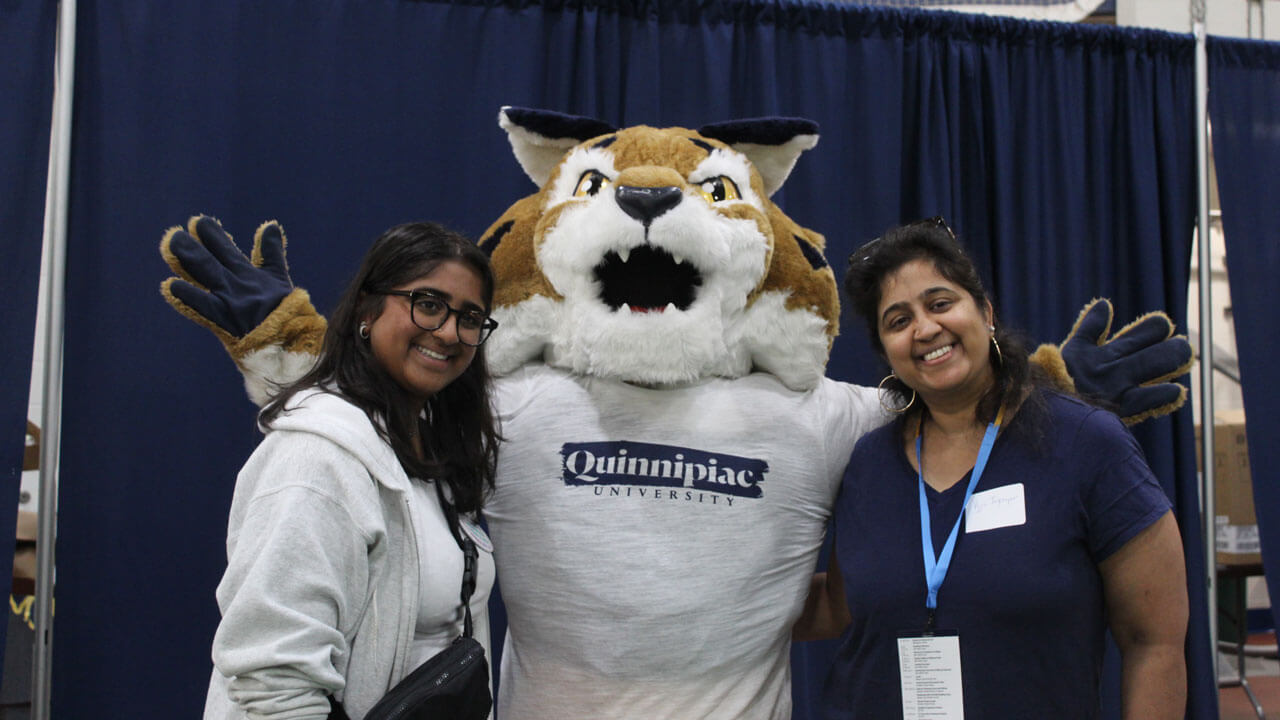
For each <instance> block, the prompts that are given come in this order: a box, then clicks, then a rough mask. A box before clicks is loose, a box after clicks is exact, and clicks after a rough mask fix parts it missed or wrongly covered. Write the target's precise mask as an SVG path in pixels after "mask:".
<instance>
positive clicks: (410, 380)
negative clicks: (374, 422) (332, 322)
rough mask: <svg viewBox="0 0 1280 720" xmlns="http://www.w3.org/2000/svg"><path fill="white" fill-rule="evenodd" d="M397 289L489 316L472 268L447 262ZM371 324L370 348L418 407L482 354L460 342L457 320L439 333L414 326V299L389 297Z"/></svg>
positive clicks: (448, 322) (451, 317)
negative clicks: (427, 296) (434, 297)
mask: <svg viewBox="0 0 1280 720" xmlns="http://www.w3.org/2000/svg"><path fill="white" fill-rule="evenodd" d="M392 289H393V290H417V291H420V292H429V293H431V294H432V295H434V296H436V297H438V298H440V299H441V300H444V301H445V302H446V303H448V304H449V306H450V307H453V308H457V309H459V310H479V311H480V312H487V311H488V309H487V308H486V307H485V305H484V283H483V281H482V280H481V278H480V274H479V273H478V272H476V271H475V269H473V268H472V267H471V266H470V265H467V264H466V263H463V262H460V261H457V260H446V261H444V262H442V263H440V264H439V265H437V266H436V267H435V268H434V269H433V270H431V271H430V272H428V273H427V274H426V275H423V276H421V277H419V278H417V279H415V280H412V281H410V282H407V283H404V284H403V285H399V286H397V287H395V288H392ZM365 322H366V323H368V325H369V346H370V349H371V350H372V351H373V356H374V358H375V359H376V360H377V362H378V364H379V365H381V366H382V368H383V369H384V370H386V371H387V374H389V375H390V376H391V377H392V378H393V379H394V380H395V381H396V383H397V384H399V385H400V387H401V388H403V389H404V391H405V392H406V393H407V394H408V395H409V397H411V398H412V399H413V400H414V402H415V404H421V403H425V402H426V401H427V399H428V398H430V397H431V396H432V395H434V394H435V393H437V392H439V391H440V390H442V389H444V388H445V387H446V386H447V385H448V384H449V383H451V382H453V381H454V380H456V379H457V378H458V376H459V375H461V374H462V373H463V371H464V370H466V369H467V366H469V365H470V364H471V361H472V360H473V359H474V358H475V356H476V349H475V348H474V347H471V346H469V345H464V344H463V343H462V342H460V341H459V340H458V325H457V322H458V320H457V315H456V314H455V313H449V317H448V318H447V319H446V320H445V323H444V325H441V326H440V327H439V328H437V329H435V330H423V329H422V328H420V327H418V326H417V325H415V324H414V323H413V319H412V316H411V313H410V307H409V298H407V297H402V296H398V295H388V296H386V297H385V298H384V299H383V303H382V310H381V312H380V313H378V314H377V316H375V317H371V318H365Z"/></svg>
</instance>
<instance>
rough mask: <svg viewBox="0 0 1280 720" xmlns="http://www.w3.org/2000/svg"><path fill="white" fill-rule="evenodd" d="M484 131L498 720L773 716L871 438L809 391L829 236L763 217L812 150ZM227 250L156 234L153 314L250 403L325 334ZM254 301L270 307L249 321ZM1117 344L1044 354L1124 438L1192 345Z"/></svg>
mask: <svg viewBox="0 0 1280 720" xmlns="http://www.w3.org/2000/svg"><path fill="white" fill-rule="evenodd" d="M499 124H500V125H501V126H502V128H503V129H505V130H506V131H507V133H508V137H509V139H510V140H511V144H512V147H513V149H514V150H515V155H516V158H517V159H518V160H519V162H520V164H521V166H522V167H523V168H524V169H525V171H526V172H527V173H528V174H529V176H530V177H531V178H532V179H533V180H534V181H535V182H536V183H537V184H538V185H539V187H540V189H539V190H538V192H536V193H535V194H533V195H530V196H529V197H526V198H524V199H522V200H519V201H517V202H516V203H515V204H514V205H512V206H511V208H510V209H509V210H508V211H507V212H506V213H504V215H503V216H502V217H501V218H499V219H498V221H497V222H495V223H494V224H493V226H492V227H491V228H490V229H489V230H488V231H487V232H486V233H485V236H484V237H483V239H482V240H481V241H480V242H481V246H482V247H483V248H484V249H485V250H486V251H487V252H489V254H490V255H491V257H492V259H493V265H494V269H495V274H496V277H497V283H498V287H497V298H496V301H495V308H494V311H493V313H494V315H495V316H496V317H497V319H498V320H499V321H500V322H501V329H500V330H499V331H498V332H497V333H495V334H494V336H493V338H492V339H491V340H490V344H489V345H488V346H486V351H487V352H488V358H489V361H490V363H491V365H492V366H493V368H494V370H495V371H496V372H497V374H499V375H500V376H501V377H500V378H499V380H498V383H497V398H496V402H497V405H498V410H499V414H500V416H501V420H502V432H503V435H504V438H505V439H504V444H503V446H502V450H501V453H500V458H499V466H498V476H497V491H496V493H495V494H494V497H493V498H492V500H491V501H490V503H489V505H488V507H487V509H486V514H487V516H488V520H489V528H490V531H491V534H492V536H493V539H494V543H495V546H496V554H495V558H496V561H497V565H498V576H499V577H500V578H501V583H502V592H503V597H504V600H505V602H506V609H507V613H508V620H509V632H508V635H507V639H506V645H505V650H504V654H503V663H502V669H501V684H500V688H501V695H500V697H499V700H498V707H499V708H500V712H501V713H502V714H503V715H504V716H505V717H513V718H522V719H527V718H533V719H535V720H537V719H542V718H545V719H548V720H551V719H554V720H561V719H562V718H566V717H570V718H580V717H599V718H637V719H639V718H644V719H648V718H653V717H699V718H725V719H729V718H733V719H740V718H788V717H790V713H791V706H790V704H791V693H790V669H789V657H788V648H789V646H790V631H791V626H792V624H793V622H794V621H795V619H796V618H797V617H798V616H799V614H800V612H801V609H802V606H803V603H804V600H805V596H806V593H807V590H808V585H809V578H810V576H811V575H812V573H813V570H814V565H815V560H816V558H817V555H818V552H819V548H820V546H821V544H822V538H823V534H824V531H825V526H826V522H827V518H828V517H829V515H830V511H831V507H832V503H833V501H834V498H835V494H836V490H837V488H838V486H839V483H840V479H841V477H842V474H843V470H844V465H845V463H846V462H847V460H848V457H849V453H850V451H851V449H852V447H853V444H854V441H855V440H856V439H857V438H858V437H859V436H861V435H862V434H864V433H865V432H867V431H869V430H871V429H873V428H875V427H877V426H879V425H881V424H883V423H884V422H885V421H886V417H885V413H884V411H883V410H882V409H881V407H880V404H879V399H878V396H877V393H876V391H875V390H874V389H870V388H862V387H857V386H852V385H848V384H845V383H839V382H835V381H833V380H830V379H828V378H826V377H825V376H824V368H825V365H826V360H827V355H828V351H829V348H830V344H831V340H832V338H833V337H834V335H835V332H836V326H837V325H836V323H837V317H838V313H839V309H838V301H837V291H836V283H835V278H834V277H833V275H832V272H831V269H830V267H829V266H828V264H827V262H826V261H825V259H824V257H823V238H822V236H821V235H819V234H818V233H815V232H813V231H811V230H807V229H805V228H802V227H800V226H799V225H797V224H796V223H795V222H793V221H792V220H791V219H790V218H788V217H787V216H786V215H785V214H784V213H783V212H782V211H781V210H780V209H779V208H777V207H776V206H775V205H774V204H773V203H772V202H771V201H770V200H769V196H770V195H771V194H772V193H773V192H774V191H775V190H777V189H778V188H779V187H780V186H781V185H782V183H783V182H784V181H785V180H786V177H787V175H788V173H789V172H790V170H791V168H792V166H793V165H794V163H795V162H796V159H797V157H798V156H799V154H800V153H801V152H803V151H804V150H806V149H808V148H811V147H813V146H814V144H815V143H816V141H817V128H816V127H815V126H814V125H813V124H812V123H809V122H806V121H803V120H793V119H769V120H757V121H743V122H736V123H725V124H720V125H711V126H707V127H704V128H701V129H700V130H697V131H694V130H688V129H683V128H665V129H656V128H651V127H643V126H640V127H631V128H626V129H622V130H615V129H614V128H611V127H609V126H607V125H604V124H602V123H600V122H598V121H594V120H589V119H584V118H576V117H570V116H566V115H560V114H556V113H548V112H542V111H534V110H522V109H516V108H504V109H503V111H502V113H501V115H500V117H499ZM262 234H263V233H261V232H260V235H262ZM224 239H225V234H224V233H222V232H221V230H220V228H217V225H216V222H213V221H211V220H208V219H203V220H201V219H197V220H195V221H193V224H192V227H191V229H190V230H189V231H188V232H186V233H182V232H180V231H179V232H175V233H171V237H169V241H168V246H169V247H170V248H172V249H173V252H171V253H168V254H166V257H167V258H170V257H172V258H176V259H171V261H170V262H171V265H173V267H174V269H175V270H177V271H178V272H179V274H180V275H182V276H183V277H187V278H190V279H193V280H195V281H196V282H198V283H199V284H200V285H201V286H203V288H205V289H206V290H207V294H208V297H202V296H201V295H200V292H201V291H199V289H198V288H195V286H190V289H188V288H187V287H186V286H177V287H183V290H182V291H181V292H178V291H176V287H175V288H171V289H172V290H174V292H167V293H166V298H167V299H169V301H170V302H171V303H173V304H174V305H175V307H177V308H178V309H179V311H181V312H183V313H184V314H186V315H188V316H189V317H192V318H193V319H195V320H196V321H197V322H200V323H201V324H204V325H206V326H207V327H210V328H211V329H212V330H213V331H214V332H215V334H217V335H218V336H219V337H220V338H221V339H222V340H223V342H224V344H226V345H227V347H228V349H229V350H230V351H231V352H232V355H233V357H235V358H236V360H237V362H238V364H239V366H240V367H241V369H242V371H244V372H245V374H246V375H247V376H249V381H250V384H251V385H252V386H255V387H256V386H259V383H262V385H261V386H263V387H265V386H266V384H265V382H264V381H274V382H283V381H287V380H289V379H291V378H292V377H296V376H297V374H298V372H297V371H296V370H295V369H293V368H292V366H290V365H289V363H288V362H286V361H285V359H286V358H288V357H289V352H288V351H285V350H284V348H285V347H286V346H289V347H291V348H298V347H304V348H307V349H309V350H314V348H315V347H316V345H315V343H317V342H318V340H319V337H320V333H321V332H322V328H323V324H322V321H321V320H320V319H319V318H318V316H316V315H315V312H314V310H312V309H311V308H310V306H309V305H306V306H301V305H297V304H295V305H290V304H289V297H291V296H292V295H291V294H283V295H282V293H283V292H284V291H285V289H286V285H285V284H283V283H281V282H280V279H281V277H280V276H279V275H278V274H276V273H270V272H268V273H262V272H256V271H255V270H256V269H258V268H259V267H260V266H262V267H263V268H265V265H264V264H263V263H253V262H248V261H245V260H244V258H243V256H240V255H239V253H238V252H236V253H232V252H230V251H229V250H227V249H226V247H225V245H229V240H227V241H226V243H224V242H223V240H224ZM282 239H283V236H282V235H281V252H280V255H279V259H278V261H277V262H272V263H268V264H272V265H275V266H278V267H281V268H282V267H283V250H282V248H283V241H282ZM179 240H181V242H180V243H179V242H178V241H179ZM196 246H202V247H203V248H205V250H206V251H207V252H205V251H201V250H199V249H198V248H197V247H196ZM180 248H183V249H180ZM257 254H258V253H255V256H256V255H257ZM218 264H221V265H225V266H226V267H227V273H229V275H230V278H231V279H228V277H226V276H224V275H223V274H222V272H221V270H220V269H219V268H218V267H216V266H217V265H218ZM284 277H285V278H287V275H286V276H284ZM233 279H235V280H236V281H233ZM240 279H243V283H241V282H239V280H240ZM255 280H257V281H261V282H262V283H264V284H265V286H266V287H267V288H268V291H266V292H267V295H272V294H273V295H274V296H276V297H281V298H283V300H282V301H281V302H280V303H279V304H278V305H277V306H271V307H268V306H269V305H270V303H269V302H268V303H260V302H255V301H251V300H248V301H247V300H246V298H248V297H253V296H261V293H258V292H257V290H246V288H245V287H244V283H248V284H253V283H254V282H255ZM289 287H291V286H289ZM270 288H274V290H270ZM292 292H293V291H292V290H290V293H292ZM1103 310H1105V311H1106V312H1105V314H1106V317H1105V318H1102V319H1099V315H1100V314H1101V313H1102V311H1103ZM1109 327H1110V308H1109V305H1105V304H1101V303H1100V304H1098V305H1096V306H1094V307H1091V308H1089V309H1087V310H1086V312H1085V313H1084V314H1082V317H1081V320H1080V322H1079V323H1078V324H1077V327H1076V329H1075V330H1074V331H1073V334H1072V336H1071V337H1070V338H1069V339H1068V340H1067V341H1066V342H1065V343H1064V344H1063V346H1062V347H1061V348H1058V347H1054V346H1048V347H1046V348H1042V349H1041V350H1040V351H1039V355H1038V360H1039V362H1041V364H1042V365H1043V366H1046V367H1049V368H1050V369H1051V370H1052V369H1057V370H1058V371H1059V374H1060V375H1061V377H1062V381H1063V382H1064V383H1065V382H1071V380H1070V379H1069V377H1068V375H1067V367H1068V364H1069V365H1070V370H1071V372H1070V376H1072V377H1074V378H1075V379H1076V380H1075V381H1076V382H1077V383H1079V384H1080V385H1081V388H1080V389H1081V390H1082V391H1085V392H1091V393H1092V392H1099V393H1101V394H1104V395H1106V397H1107V399H1110V400H1111V401H1112V402H1113V403H1115V404H1116V406H1118V407H1121V408H1123V409H1124V411H1125V412H1128V413H1130V414H1131V416H1132V417H1141V416H1143V415H1149V414H1152V413H1158V412H1168V411H1169V410H1171V409H1172V408H1173V407H1174V406H1175V405H1176V404H1177V403H1179V402H1181V398H1182V394H1181V392H1179V391H1180V388H1179V387H1178V386H1176V384H1170V383H1166V382H1165V381H1166V380H1167V379H1168V378H1169V377H1172V376H1173V375H1174V374H1177V373H1178V372H1181V371H1182V370H1183V369H1184V367H1185V365H1186V364H1188V363H1189V362H1190V350H1189V347H1188V346H1187V345H1186V343H1185V341H1182V340H1180V339H1178V338H1170V333H1171V330H1170V327H1169V325H1168V324H1167V319H1165V321H1164V324H1161V323H1160V322H1159V321H1158V320H1157V321H1155V322H1152V321H1150V320H1143V321H1141V322H1140V323H1138V324H1137V325H1135V326H1132V327H1131V328H1129V329H1127V330H1126V331H1122V332H1121V333H1119V334H1118V335H1117V336H1116V337H1115V338H1112V339H1111V340H1110V341H1108V339H1107V331H1108V329H1109ZM263 328H266V329H265V330H263ZM299 328H303V333H302V334H303V335H304V336H306V337H307V338H308V340H307V341H306V343H300V341H299V337H298V336H297V335H296V334H294V335H291V334H290V333H291V332H292V330H297V329H299ZM262 333H265V334H266V335H271V336H273V337H274V340H272V339H270V338H266V337H263V336H262ZM290 343H292V345H290ZM1144 384H1145V385H1146V386H1147V388H1148V389H1147V390H1145V391H1143V392H1133V389H1134V387H1135V386H1141V385H1144Z"/></svg>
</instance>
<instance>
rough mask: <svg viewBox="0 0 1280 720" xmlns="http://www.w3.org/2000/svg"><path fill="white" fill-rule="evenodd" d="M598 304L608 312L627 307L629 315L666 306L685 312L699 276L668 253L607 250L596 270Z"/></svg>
mask: <svg viewBox="0 0 1280 720" xmlns="http://www.w3.org/2000/svg"><path fill="white" fill-rule="evenodd" d="M595 275H596V280H597V281H599V283H600V301H601V302H603V303H604V304H605V305H608V306H609V308H610V309H612V310H617V309H618V308H620V307H622V306H623V305H626V306H627V307H628V308H630V309H631V311H632V312H662V311H663V310H666V309H667V306H668V305H674V306H675V307H676V308H677V309H679V310H686V309H688V307H689V306H690V305H691V304H693V301H694V298H695V296H696V294H697V289H698V287H700V286H701V285H702V273H700V272H698V269H697V268H695V267H694V266H692V265H690V264H689V263H687V262H677V261H676V259H675V258H674V257H672V255H671V253H669V252H667V251H665V250H662V249H659V248H656V247H653V246H652V245H642V246H640V247H637V248H633V249H632V250H631V251H630V252H629V253H627V258H626V259H625V260H624V259H623V258H622V256H621V255H619V254H618V253H616V252H613V251H610V252H608V253H606V254H605V256H604V259H603V260H601V261H600V264H599V265H596V267H595Z"/></svg>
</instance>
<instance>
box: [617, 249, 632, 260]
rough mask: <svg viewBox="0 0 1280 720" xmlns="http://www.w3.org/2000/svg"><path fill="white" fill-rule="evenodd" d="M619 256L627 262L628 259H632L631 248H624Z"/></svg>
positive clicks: (619, 252)
mask: <svg viewBox="0 0 1280 720" xmlns="http://www.w3.org/2000/svg"><path fill="white" fill-rule="evenodd" d="M618 257H619V258H620V259H621V260H622V262H626V261H627V260H630V259H631V248H622V249H621V250H619V251H618Z"/></svg>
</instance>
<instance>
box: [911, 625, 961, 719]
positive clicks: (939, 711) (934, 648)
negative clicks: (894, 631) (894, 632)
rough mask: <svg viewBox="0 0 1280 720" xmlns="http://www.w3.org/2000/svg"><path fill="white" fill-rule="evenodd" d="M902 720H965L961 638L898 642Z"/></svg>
mask: <svg viewBox="0 0 1280 720" xmlns="http://www.w3.org/2000/svg"><path fill="white" fill-rule="evenodd" d="M898 674H899V676H900V677H901V679H902V720H963V719H964V692H963V688H962V686H961V681H960V637H959V636H957V635H931V636H924V637H900V638H898Z"/></svg>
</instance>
